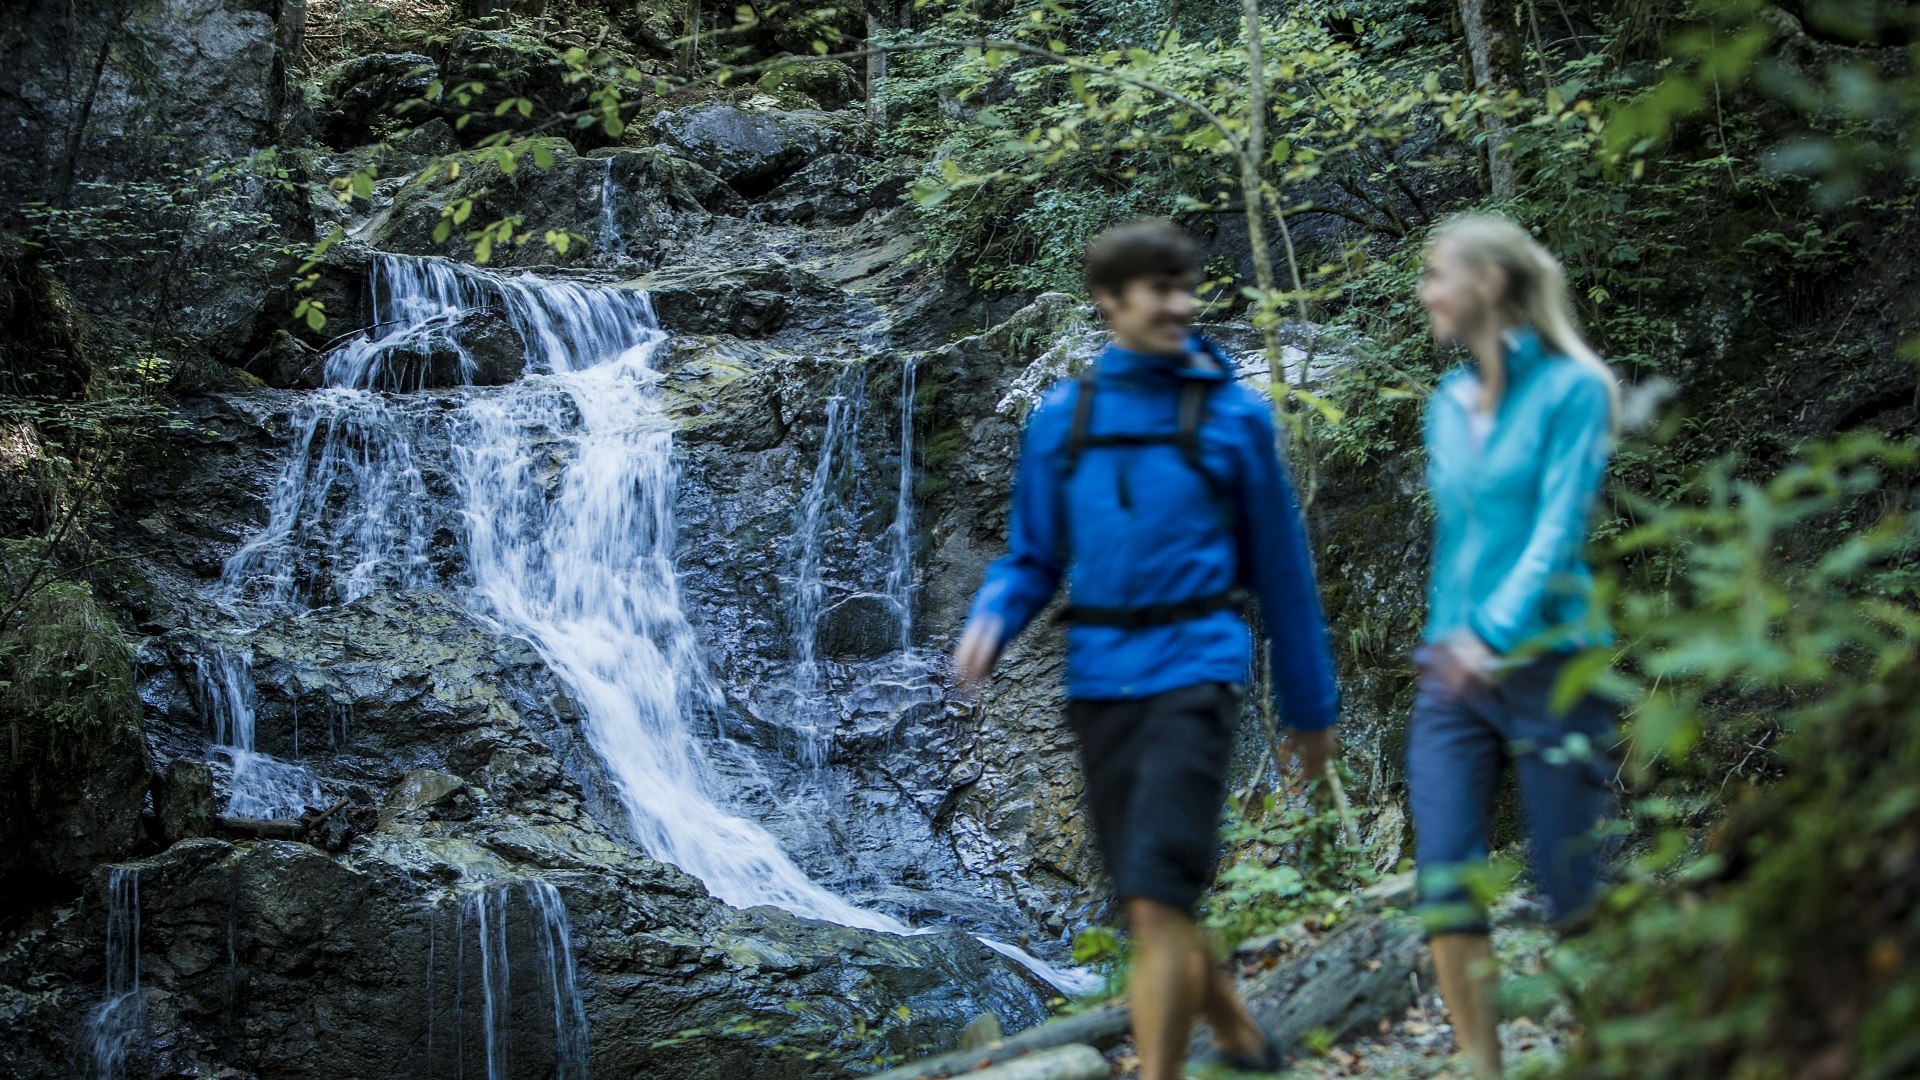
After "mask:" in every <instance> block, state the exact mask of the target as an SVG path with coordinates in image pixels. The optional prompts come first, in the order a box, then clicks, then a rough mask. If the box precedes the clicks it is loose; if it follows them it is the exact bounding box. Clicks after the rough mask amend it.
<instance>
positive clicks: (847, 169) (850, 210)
mask: <svg viewBox="0 0 1920 1080" xmlns="http://www.w3.org/2000/svg"><path fill="white" fill-rule="evenodd" d="M869 164H870V161H869V159H867V158H863V157H857V156H855V155H853V154H825V155H823V156H821V157H817V158H814V159H813V160H812V161H809V162H807V164H806V165H805V166H804V167H802V168H801V169H800V171H798V172H796V173H794V174H793V175H792V176H789V177H787V178H786V179H785V180H782V181H781V182H780V184H779V186H778V187H775V188H774V189H773V190H772V191H769V192H768V193H767V196H766V198H765V199H763V200H761V203H760V207H761V209H760V213H761V214H763V215H764V216H765V217H766V219H767V220H768V221H779V222H791V223H793V224H795V225H806V224H814V225H845V224H849V223H851V222H854V221H858V220H859V219H860V217H861V215H863V214H865V213H866V212H867V211H868V210H871V209H873V208H875V207H877V206H882V205H884V204H885V203H886V202H888V201H889V198H888V196H890V195H891V196H894V197H895V198H897V193H895V192H891V191H883V190H876V189H875V188H874V186H873V185H872V184H871V183H870V182H869V180H868V178H867V175H866V174H867V167H868V165H869Z"/></svg>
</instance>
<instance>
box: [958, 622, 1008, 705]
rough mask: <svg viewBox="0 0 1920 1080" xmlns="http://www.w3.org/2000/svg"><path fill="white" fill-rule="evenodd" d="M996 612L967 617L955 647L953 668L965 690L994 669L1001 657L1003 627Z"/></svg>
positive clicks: (961, 687) (980, 680) (960, 685)
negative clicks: (994, 613) (1001, 631)
mask: <svg viewBox="0 0 1920 1080" xmlns="http://www.w3.org/2000/svg"><path fill="white" fill-rule="evenodd" d="M1001 627H1002V624H1001V622H1000V617H999V616H997V615H982V616H980V617H979V618H976V619H970V620H968V621H967V628H966V629H965V630H964V631H962V632H961V634H960V644H959V645H958V646H956V647H955V648H954V650H953V668H954V671H955V673H956V674H957V675H958V680H957V682H958V686H959V688H960V689H962V690H969V689H972V688H973V687H974V686H976V685H978V684H979V683H981V682H983V681H984V680H985V679H986V677H987V676H988V675H991V674H992V673H993V665H994V664H995V663H997V662H998V661H999V659H1000V630H1001Z"/></svg>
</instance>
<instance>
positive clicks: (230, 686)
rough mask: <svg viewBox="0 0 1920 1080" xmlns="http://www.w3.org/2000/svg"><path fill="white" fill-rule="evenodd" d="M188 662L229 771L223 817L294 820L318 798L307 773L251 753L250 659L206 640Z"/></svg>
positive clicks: (316, 790)
mask: <svg viewBox="0 0 1920 1080" xmlns="http://www.w3.org/2000/svg"><path fill="white" fill-rule="evenodd" d="M207 645H208V651H207V652H206V653H204V654H202V655H201V656H200V657H199V658H198V659H196V660H195V661H194V668H195V674H196V675H197V676H198V679H197V681H198V683H199V690H200V699H201V702H202V705H203V707H204V708H205V709H206V710H207V712H208V714H209V715H211V716H212V718H213V738H214V743H215V744H216V746H217V747H218V749H219V751H220V752H221V753H223V754H224V755H225V756H226V758H227V760H228V762H229V764H230V765H231V767H232V773H231V776H230V778H229V780H228V782H227V792H228V794H227V813H229V814H231V815H233V816H234V817H248V818H279V817H297V816H299V814H300V813H301V812H302V811H304V810H305V809H307V808H308V807H310V806H316V805H318V804H319V802H320V801H321V800H320V785H319V783H318V781H316V780H315V778H314V776H313V773H311V772H309V771H308V770H307V769H306V768H305V767H303V766H301V765H297V764H295V763H293V762H290V761H281V760H279V759H278V758H275V757H273V756H272V755H270V754H263V753H261V752H259V751H257V750H255V749H254V741H253V740H254V726H255V706H254V682H253V658H252V656H251V655H250V654H249V653H246V652H242V651H240V650H238V649H232V648H227V647H225V646H222V645H219V644H216V643H214V642H208V643H207Z"/></svg>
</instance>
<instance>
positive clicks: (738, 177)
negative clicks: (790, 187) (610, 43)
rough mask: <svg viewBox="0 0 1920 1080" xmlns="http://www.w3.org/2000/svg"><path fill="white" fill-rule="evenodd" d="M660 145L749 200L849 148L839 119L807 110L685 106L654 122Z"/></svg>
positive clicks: (850, 136)
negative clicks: (824, 156) (819, 158)
mask: <svg viewBox="0 0 1920 1080" xmlns="http://www.w3.org/2000/svg"><path fill="white" fill-rule="evenodd" d="M653 130H654V133H655V134H656V135H657V136H658V137H659V139H660V141H661V142H662V143H664V144H666V145H668V146H671V147H674V148H676V149H678V150H679V151H681V152H682V153H684V154H686V155H687V156H688V157H690V158H692V159H693V160H694V161H697V162H699V163H700V164H701V165H703V166H705V167H706V168H707V169H709V170H711V171H712V172H713V173H714V175H716V176H718V177H720V179H722V180H725V181H726V182H727V183H729V184H731V185H733V187H734V188H735V190H737V191H739V192H740V193H741V194H742V195H746V196H748V197H749V198H751V197H754V196H757V195H761V194H764V193H765V192H767V191H769V190H771V189H773V188H774V187H775V186H777V185H778V184H779V183H780V182H781V181H782V180H785V179H786V178H787V177H788V176H790V175H792V174H793V173H795V172H797V171H799V169H800V168H801V166H803V165H805V164H806V163H807V162H809V161H811V160H812V159H813V158H815V157H817V156H819V155H821V154H828V153H836V152H839V151H842V150H847V149H851V148H854V147H855V146H856V145H857V144H858V136H857V134H856V133H855V132H854V131H853V130H852V129H851V128H850V126H849V125H848V124H847V123H846V122H845V121H843V120H841V119H839V118H836V117H833V116H831V115H829V114H826V113H820V112H814V111H811V110H796V111H792V112H783V111H777V110H773V109H753V108H746V107H743V106H739V105H728V104H724V103H711V104H705V105H689V106H687V107H685V108H681V109H674V110H671V111H668V112H663V113H661V114H660V115H659V116H657V117H655V118H654V121H653Z"/></svg>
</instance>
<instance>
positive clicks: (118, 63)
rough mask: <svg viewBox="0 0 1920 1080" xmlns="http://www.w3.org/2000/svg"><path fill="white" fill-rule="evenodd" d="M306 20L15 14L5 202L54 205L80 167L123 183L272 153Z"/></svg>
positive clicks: (90, 10) (284, 6)
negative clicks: (260, 151) (263, 150)
mask: <svg viewBox="0 0 1920 1080" xmlns="http://www.w3.org/2000/svg"><path fill="white" fill-rule="evenodd" d="M304 18H305V8H304V6H303V5H297V4H290V3H283V2H281V0H155V2H151V3H131V2H116V0H93V2H88V3H76V4H70V3H63V2H56V0H28V2H27V3H24V4H19V5H12V7H11V10H10V11H9V14H8V22H9V24H10V25H9V33H8V34H7V35H6V37H5V41H4V44H0V49H3V50H4V52H0V70H4V71H5V72H6V74H5V75H4V76H3V77H0V78H4V80H5V91H4V92H0V133H4V134H5V136H6V137H7V141H8V145H9V147H10V149H9V151H8V153H7V155H6V157H5V159H4V162H3V163H0V193H4V194H6V195H7V197H8V198H9V200H10V201H11V202H14V203H19V202H23V201H26V200H28V199H31V198H35V197H45V196H46V195H47V193H48V192H49V190H50V189H52V188H54V187H57V186H58V185H59V184H61V183H62V182H63V180H64V179H65V174H66V164H65V163H66V162H67V161H68V160H69V157H70V155H71V157H72V160H73V161H74V165H75V170H74V176H75V178H76V179H78V180H81V181H87V180H101V181H108V182H113V181H119V180H125V179H129V178H132V177H136V176H141V175H143V173H145V172H147V171H148V170H151V169H152V168H153V167H155V166H157V165H158V164H159V163H160V162H161V161H165V160H172V161H178V162H185V163H197V162H198V161H200V160H201V159H203V158H208V157H217V158H227V159H239V158H244V157H245V156H246V155H247V154H248V153H249V152H251V151H252V150H254V149H255V148H258V147H262V146H265V145H267V144H269V143H270V142H272V141H273V140H274V138H275V137H276V136H277V135H278V134H279V133H280V132H281V130H282V129H283V127H284V126H285V125H286V124H287V123H288V121H289V119H290V117H291V116H292V114H293V112H294V111H295V108H294V103H293V100H292V97H293V96H292V95H291V94H289V93H288V91H287V84H286V70H285V69H286V63H287V59H286V58H287V54H288V53H290V52H292V51H295V50H297V49H298V47H299V45H298V42H299V34H300V32H301V26H302V20H304ZM15 20H18V21H17V22H15ZM16 27H17V28H18V32H17V33H16V32H12V31H13V30H14V29H15V28H16ZM129 42H137V43H138V47H137V49H136V48H129V47H128V43H129ZM96 71H97V72H98V73H99V75H98V78H97V79H96V78H95V72H96ZM83 107H84V108H85V110H86V123H85V125H84V126H83V125H82V124H81V123H79V120H80V114H81V111H82V109H83ZM76 133H77V134H78V136H79V146H78V147H77V148H76V147H74V146H73V145H71V144H72V140H73V139H74V137H75V135H76Z"/></svg>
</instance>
